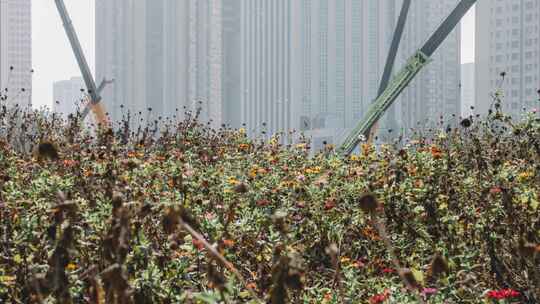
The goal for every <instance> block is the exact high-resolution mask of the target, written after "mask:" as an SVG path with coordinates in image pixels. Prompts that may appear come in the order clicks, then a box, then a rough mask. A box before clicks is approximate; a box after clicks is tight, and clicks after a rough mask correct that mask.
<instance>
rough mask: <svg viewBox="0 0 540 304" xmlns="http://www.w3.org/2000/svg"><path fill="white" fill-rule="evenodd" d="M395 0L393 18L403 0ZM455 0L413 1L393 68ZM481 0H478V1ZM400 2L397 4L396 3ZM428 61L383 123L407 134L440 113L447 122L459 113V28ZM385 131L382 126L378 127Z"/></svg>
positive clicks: (427, 125)
mask: <svg viewBox="0 0 540 304" xmlns="http://www.w3.org/2000/svg"><path fill="white" fill-rule="evenodd" d="M392 2H395V5H396V7H395V8H394V12H395V15H394V16H395V17H394V18H395V19H394V20H397V15H398V14H399V7H400V6H401V4H402V1H401V0H400V1H392ZM458 2H459V1H457V0H441V1H431V0H421V1H413V2H412V5H411V10H410V12H409V18H408V19H407V26H406V28H405V32H404V34H403V38H402V41H401V46H400V50H399V52H398V58H397V60H396V65H395V68H394V71H396V69H399V68H401V67H403V66H404V65H405V62H406V60H407V59H408V58H410V56H411V55H413V54H414V53H415V52H416V50H418V49H419V48H420V47H421V45H422V44H423V43H424V42H425V41H426V40H427V39H428V38H429V36H430V35H431V34H433V32H435V30H436V29H437V27H438V26H439V25H440V23H441V22H442V21H443V20H444V19H445V18H446V17H447V16H448V15H449V14H450V13H451V11H452V10H453V9H454V8H455V7H456V5H457V4H458ZM480 2H481V1H480ZM398 5H399V6H398ZM431 59H432V61H431V62H430V63H429V65H428V66H427V67H426V68H425V69H424V70H423V71H422V72H421V73H420V74H419V75H418V76H417V77H416V78H415V79H414V80H413V82H412V83H411V84H410V85H409V87H407V88H406V89H405V90H404V91H403V93H402V94H401V96H400V98H398V99H397V101H396V103H395V104H394V106H392V107H391V108H390V110H389V113H388V115H387V117H386V121H385V124H386V127H387V128H390V129H393V130H394V134H395V133H398V134H399V133H402V134H403V133H404V134H407V133H408V131H409V130H410V129H411V128H414V129H423V128H430V127H432V126H434V125H436V124H437V122H438V121H439V120H440V117H441V116H443V120H444V121H446V122H452V121H456V119H455V118H454V116H455V117H459V116H460V115H461V96H460V95H461V90H460V83H461V80H460V79H461V29H460V27H459V26H458V27H456V28H455V29H454V31H453V32H452V33H451V34H450V35H449V36H448V37H447V38H446V40H445V41H444V42H443V44H442V45H441V46H440V47H439V49H438V50H437V51H436V52H435V53H434V54H433V56H432V57H431ZM381 131H383V132H384V131H385V130H381Z"/></svg>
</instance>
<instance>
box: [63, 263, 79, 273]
mask: <svg viewBox="0 0 540 304" xmlns="http://www.w3.org/2000/svg"><path fill="white" fill-rule="evenodd" d="M66 268H67V270H69V271H73V270H75V269H77V265H75V264H73V263H69V264H68V265H67V266H66Z"/></svg>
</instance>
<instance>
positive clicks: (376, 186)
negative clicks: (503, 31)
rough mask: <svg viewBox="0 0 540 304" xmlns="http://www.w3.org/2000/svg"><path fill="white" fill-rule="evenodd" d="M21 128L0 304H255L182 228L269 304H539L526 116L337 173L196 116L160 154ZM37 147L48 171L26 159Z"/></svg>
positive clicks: (158, 148) (538, 177) (8, 176)
mask: <svg viewBox="0 0 540 304" xmlns="http://www.w3.org/2000/svg"><path fill="white" fill-rule="evenodd" d="M27 115H34V116H31V117H33V120H34V123H35V124H37V125H38V126H40V127H39V128H37V130H38V132H37V133H32V134H31V135H28V138H30V139H31V141H30V143H25V144H20V145H18V144H15V143H14V142H13V137H12V136H11V137H9V136H5V138H1V139H0V141H1V142H0V168H1V171H0V177H1V178H0V234H1V235H0V243H1V245H0V248H1V249H0V302H6V303H13V302H17V301H18V302H25V303H26V302H29V303H30V302H40V301H42V300H44V301H46V303H47V302H51V303H53V302H54V301H49V300H51V299H57V300H58V301H68V302H69V301H71V302H74V303H79V302H91V303H178V302H183V303H224V302H227V303H250V302H254V303H256V301H257V299H254V298H253V296H252V295H251V294H250V293H248V292H247V286H245V285H244V284H242V283H241V282H239V281H238V280H236V278H235V277H234V276H233V274H232V273H231V272H230V271H229V270H228V269H227V268H226V267H224V265H222V264H220V263H219V262H217V261H215V260H214V258H213V257H212V256H211V255H209V254H208V253H207V252H206V250H205V249H204V247H203V246H202V245H201V244H200V243H199V241H198V240H196V239H194V238H193V237H192V236H191V235H190V234H189V233H187V232H186V231H185V230H184V229H182V227H181V226H180V225H179V224H180V223H183V222H186V223H189V225H190V226H192V227H193V228H195V229H197V231H199V232H200V233H201V234H202V235H203V236H204V237H205V239H206V240H208V241H209V242H210V243H211V244H214V245H215V246H216V248H217V250H218V252H219V253H220V254H221V255H223V256H224V257H225V258H226V259H227V260H228V261H230V262H231V263H232V264H233V265H234V267H236V269H238V270H239V271H240V273H241V274H242V276H243V277H244V278H246V280H247V283H248V284H247V285H248V286H249V287H248V288H251V289H253V290H255V291H256V293H257V294H258V296H259V297H260V298H262V299H265V301H272V303H382V302H376V301H379V300H380V301H387V302H388V303H398V302H399V303H416V300H415V299H416V298H415V295H416V294H420V295H421V296H422V297H424V298H426V299H428V298H429V303H483V302H484V301H485V300H486V299H487V298H488V296H487V295H486V294H487V293H486V292H487V291H489V290H498V289H509V288H511V289H513V290H516V291H518V292H519V293H520V297H518V298H515V299H513V300H515V301H516V303H517V302H520V301H521V302H525V301H530V303H533V302H534V301H538V300H539V296H538V295H539V294H540V289H539V288H540V277H539V270H538V265H539V264H540V257H539V254H538V251H539V247H538V245H537V244H539V243H540V229H539V228H540V218H539V212H538V204H539V203H538V202H539V199H540V167H539V166H540V165H539V164H540V123H539V121H538V118H536V117H535V116H532V115H531V116H529V117H526V119H524V120H523V121H522V122H519V123H512V122H511V121H510V120H509V119H508V118H505V117H504V116H500V115H492V116H491V117H489V119H488V120H487V121H485V122H479V121H478V122H476V121H474V122H472V126H471V125H469V124H463V125H464V126H460V127H457V128H455V129H451V130H444V131H443V130H440V131H438V133H436V134H435V135H434V136H431V138H427V137H418V138H417V139H416V140H414V141H410V142H407V143H400V144H399V145H395V146H394V145H386V146H381V147H378V148H377V149H375V147H372V146H370V145H363V146H362V150H361V151H362V152H361V153H360V154H358V155H352V156H351V157H348V158H342V157H339V156H337V155H335V154H334V153H333V152H332V151H331V148H328V149H327V150H326V151H325V152H321V153H315V154H314V155H312V153H310V151H309V143H308V142H307V141H305V140H302V139H301V140H300V142H299V143H298V144H296V145H293V146H282V145H280V144H279V139H278V138H272V139H271V140H270V141H262V140H249V139H248V138H247V137H246V135H245V131H244V130H242V129H241V130H231V129H226V128H221V129H219V130H212V129H210V128H207V127H205V126H204V125H201V124H199V123H197V121H196V118H188V119H186V120H185V121H182V122H180V123H178V124H177V125H164V126H161V129H156V130H160V131H161V136H160V137H159V138H158V139H156V138H157V137H156V136H155V135H156V134H152V133H151V131H149V130H151V129H152V128H146V129H145V130H144V131H142V132H140V133H138V134H137V133H135V134H133V135H129V134H131V131H129V132H127V133H126V132H125V130H120V131H118V132H116V133H113V132H103V133H99V134H97V135H96V136H95V137H92V134H91V133H89V132H80V131H79V130H78V129H77V128H76V127H75V126H77V125H78V121H77V119H78V118H76V117H75V118H72V119H71V120H70V121H67V122H58V121H56V122H55V123H53V121H54V120H55V119H54V118H50V117H45V116H41V115H40V114H39V113H30V114H27ZM3 117H4V118H3V119H7V117H9V115H6V114H4V116H3ZM471 121H472V119H471ZM465 125H466V126H465ZM517 130H519V132H517ZM21 132H22V131H21ZM126 134H128V135H126ZM23 137H24V136H23ZM44 138H47V139H48V140H49V141H51V142H54V144H55V146H56V149H58V151H57V152H58V157H59V159H55V158H44V157H40V155H39V151H38V154H37V155H36V154H34V155H32V154H30V153H27V151H31V150H33V149H34V148H33V147H32V146H33V145H35V144H38V143H39V142H41V140H42V139H44ZM26 146H28V147H29V148H21V147H26ZM38 150H39V149H38ZM53 154H54V153H53ZM365 193H370V195H373V196H374V197H376V198H377V203H374V202H371V201H370V202H365V201H364V200H360V198H364V197H365ZM171 210H173V211H171ZM363 210H365V211H366V212H365V211H363ZM378 221H380V222H381V224H382V225H383V226H384V227H385V229H386V232H387V233H388V239H387V240H388V241H389V243H391V247H389V246H388V245H387V244H386V245H385V240H386V239H385V236H384V235H382V234H381V229H380V227H378V226H377V225H376V223H377V222H378ZM327 248H332V250H327ZM390 253H392V254H394V255H395V256H396V259H397V260H398V262H399V263H400V264H401V266H402V267H406V268H408V269H410V270H411V271H410V273H411V274H412V275H413V276H414V279H411V280H414V281H416V282H415V283H417V284H419V285H421V286H420V287H419V288H418V291H412V290H407V289H406V288H405V286H404V285H403V283H402V282H401V280H400V277H399V276H398V269H395V266H394V264H393V263H392V255H391V254H390ZM293 256H294V259H293V258H292V257H293ZM434 261H437V262H434ZM435 264H436V265H435ZM300 265H301V266H300ZM434 265H435V266H434ZM434 268H436V269H437V270H434ZM435 272H436V273H435ZM221 276H223V277H224V278H225V280H226V282H225V284H223V285H222V283H223V282H221V279H220V278H221ZM59 278H61V279H62V280H61V281H59V280H58V279H59ZM46 279H50V280H46ZM279 294H281V297H279ZM510 301H512V299H510Z"/></svg>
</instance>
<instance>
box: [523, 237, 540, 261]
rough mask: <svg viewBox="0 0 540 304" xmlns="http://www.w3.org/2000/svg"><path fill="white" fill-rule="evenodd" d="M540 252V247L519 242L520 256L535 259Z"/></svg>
mask: <svg viewBox="0 0 540 304" xmlns="http://www.w3.org/2000/svg"><path fill="white" fill-rule="evenodd" d="M539 251H540V246H537V245H536V244H533V243H530V242H527V241H525V240H523V239H522V240H521V241H520V242H519V254H520V255H521V256H522V257H524V258H533V257H534V256H535V254H537V253H538V252H539Z"/></svg>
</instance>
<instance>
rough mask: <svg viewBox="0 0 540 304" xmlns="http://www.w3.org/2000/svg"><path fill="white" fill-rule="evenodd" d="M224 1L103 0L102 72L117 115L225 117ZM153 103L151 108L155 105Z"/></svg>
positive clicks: (99, 16) (99, 10)
mask: <svg viewBox="0 0 540 304" xmlns="http://www.w3.org/2000/svg"><path fill="white" fill-rule="evenodd" d="M221 11H222V10H221V1H211V0H185V1H176V0H152V1H124V0H98V1H96V75H97V79H98V81H100V80H101V79H103V78H106V79H113V80H114V83H113V84H111V85H109V86H108V87H107V88H106V89H105V90H104V92H103V101H104V102H105V104H106V107H107V110H108V111H109V113H110V114H111V116H112V118H113V120H114V121H119V120H120V119H121V118H122V117H123V116H124V115H126V113H127V111H130V112H131V113H135V114H136V113H138V112H139V111H140V112H141V113H142V116H143V119H146V118H149V119H151V120H152V119H158V118H159V117H160V116H162V117H163V118H165V117H167V116H168V117H171V118H172V116H182V114H183V112H184V111H185V110H186V109H187V110H195V109H196V108H198V107H200V108H202V112H201V119H202V120H208V121H209V120H212V121H214V124H215V125H217V124H219V123H220V122H221V116H222V114H221V99H222V85H221V81H222V72H221V70H222V66H223V64H222V62H221V61H222V58H223V56H222V40H221V36H222V26H221V22H222V21H221ZM148 109H151V112H149V111H148Z"/></svg>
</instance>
